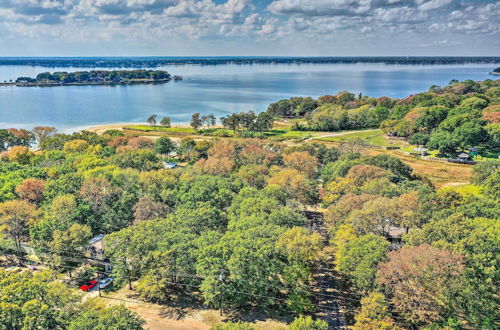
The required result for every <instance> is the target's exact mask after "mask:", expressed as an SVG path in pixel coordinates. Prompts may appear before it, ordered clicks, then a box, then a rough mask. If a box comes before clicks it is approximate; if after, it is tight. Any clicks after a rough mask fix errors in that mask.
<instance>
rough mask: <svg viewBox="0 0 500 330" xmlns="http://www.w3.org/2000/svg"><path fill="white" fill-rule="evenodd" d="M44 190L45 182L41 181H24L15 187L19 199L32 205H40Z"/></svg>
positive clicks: (31, 179)
mask: <svg viewBox="0 0 500 330" xmlns="http://www.w3.org/2000/svg"><path fill="white" fill-rule="evenodd" d="M44 190H45V180H41V179H33V178H30V179H26V180H24V181H23V183H21V184H20V185H18V186H17V187H16V193H17V195H18V196H19V198H21V199H23V200H25V201H28V202H30V203H33V204H36V205H38V204H40V202H41V201H42V200H43V192H44Z"/></svg>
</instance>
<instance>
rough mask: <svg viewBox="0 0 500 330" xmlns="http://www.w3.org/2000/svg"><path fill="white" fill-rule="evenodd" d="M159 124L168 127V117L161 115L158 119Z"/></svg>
mask: <svg viewBox="0 0 500 330" xmlns="http://www.w3.org/2000/svg"><path fill="white" fill-rule="evenodd" d="M160 125H161V126H163V127H170V118H169V117H163V118H162V119H161V121H160Z"/></svg>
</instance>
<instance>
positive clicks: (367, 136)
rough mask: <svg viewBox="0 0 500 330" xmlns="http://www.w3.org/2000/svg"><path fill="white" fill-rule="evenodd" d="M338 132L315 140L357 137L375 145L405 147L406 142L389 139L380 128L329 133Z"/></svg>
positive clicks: (340, 140) (334, 140)
mask: <svg viewBox="0 0 500 330" xmlns="http://www.w3.org/2000/svg"><path fill="white" fill-rule="evenodd" d="M331 134H332V135H334V134H339V135H337V136H325V137H319V138H317V139H315V140H319V141H325V142H333V143H342V142H343V141H346V140H348V139H352V138H358V139H362V140H364V141H365V142H366V143H368V144H370V145H372V146H376V147H401V148H402V147H405V146H407V144H406V143H405V142H403V141H401V140H391V139H389V138H388V137H387V136H386V135H385V134H384V132H382V130H379V129H378V130H367V131H365V132H363V131H353V133H349V131H344V132H338V133H331Z"/></svg>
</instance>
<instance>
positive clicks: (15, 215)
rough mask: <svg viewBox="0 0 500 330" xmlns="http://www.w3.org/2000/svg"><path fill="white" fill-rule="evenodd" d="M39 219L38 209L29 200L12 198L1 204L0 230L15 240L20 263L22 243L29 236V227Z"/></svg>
mask: <svg viewBox="0 0 500 330" xmlns="http://www.w3.org/2000/svg"><path fill="white" fill-rule="evenodd" d="M38 220H39V213H38V210H37V209H36V207H35V206H33V205H32V204H30V203H28V202H25V201H20V200H12V201H7V202H4V203H1V204H0V230H2V231H3V232H4V233H5V234H6V235H7V237H9V238H11V239H13V240H14V242H15V244H16V253H17V257H18V261H19V263H21V259H20V257H21V254H22V252H21V251H22V247H21V243H22V242H23V241H24V240H25V239H26V238H27V234H28V227H29V226H30V225H33V224H35V223H36V222H37V221H38Z"/></svg>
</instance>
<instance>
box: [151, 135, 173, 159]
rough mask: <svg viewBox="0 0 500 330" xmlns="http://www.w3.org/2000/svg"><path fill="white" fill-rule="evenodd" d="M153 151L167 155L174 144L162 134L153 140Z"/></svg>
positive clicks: (171, 150)
mask: <svg viewBox="0 0 500 330" xmlns="http://www.w3.org/2000/svg"><path fill="white" fill-rule="evenodd" d="M155 151H156V153H159V154H161V155H168V154H170V153H171V152H173V151H175V144H174V142H173V141H172V140H171V139H170V138H169V137H167V136H162V137H160V138H159V139H158V140H156V142H155Z"/></svg>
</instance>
